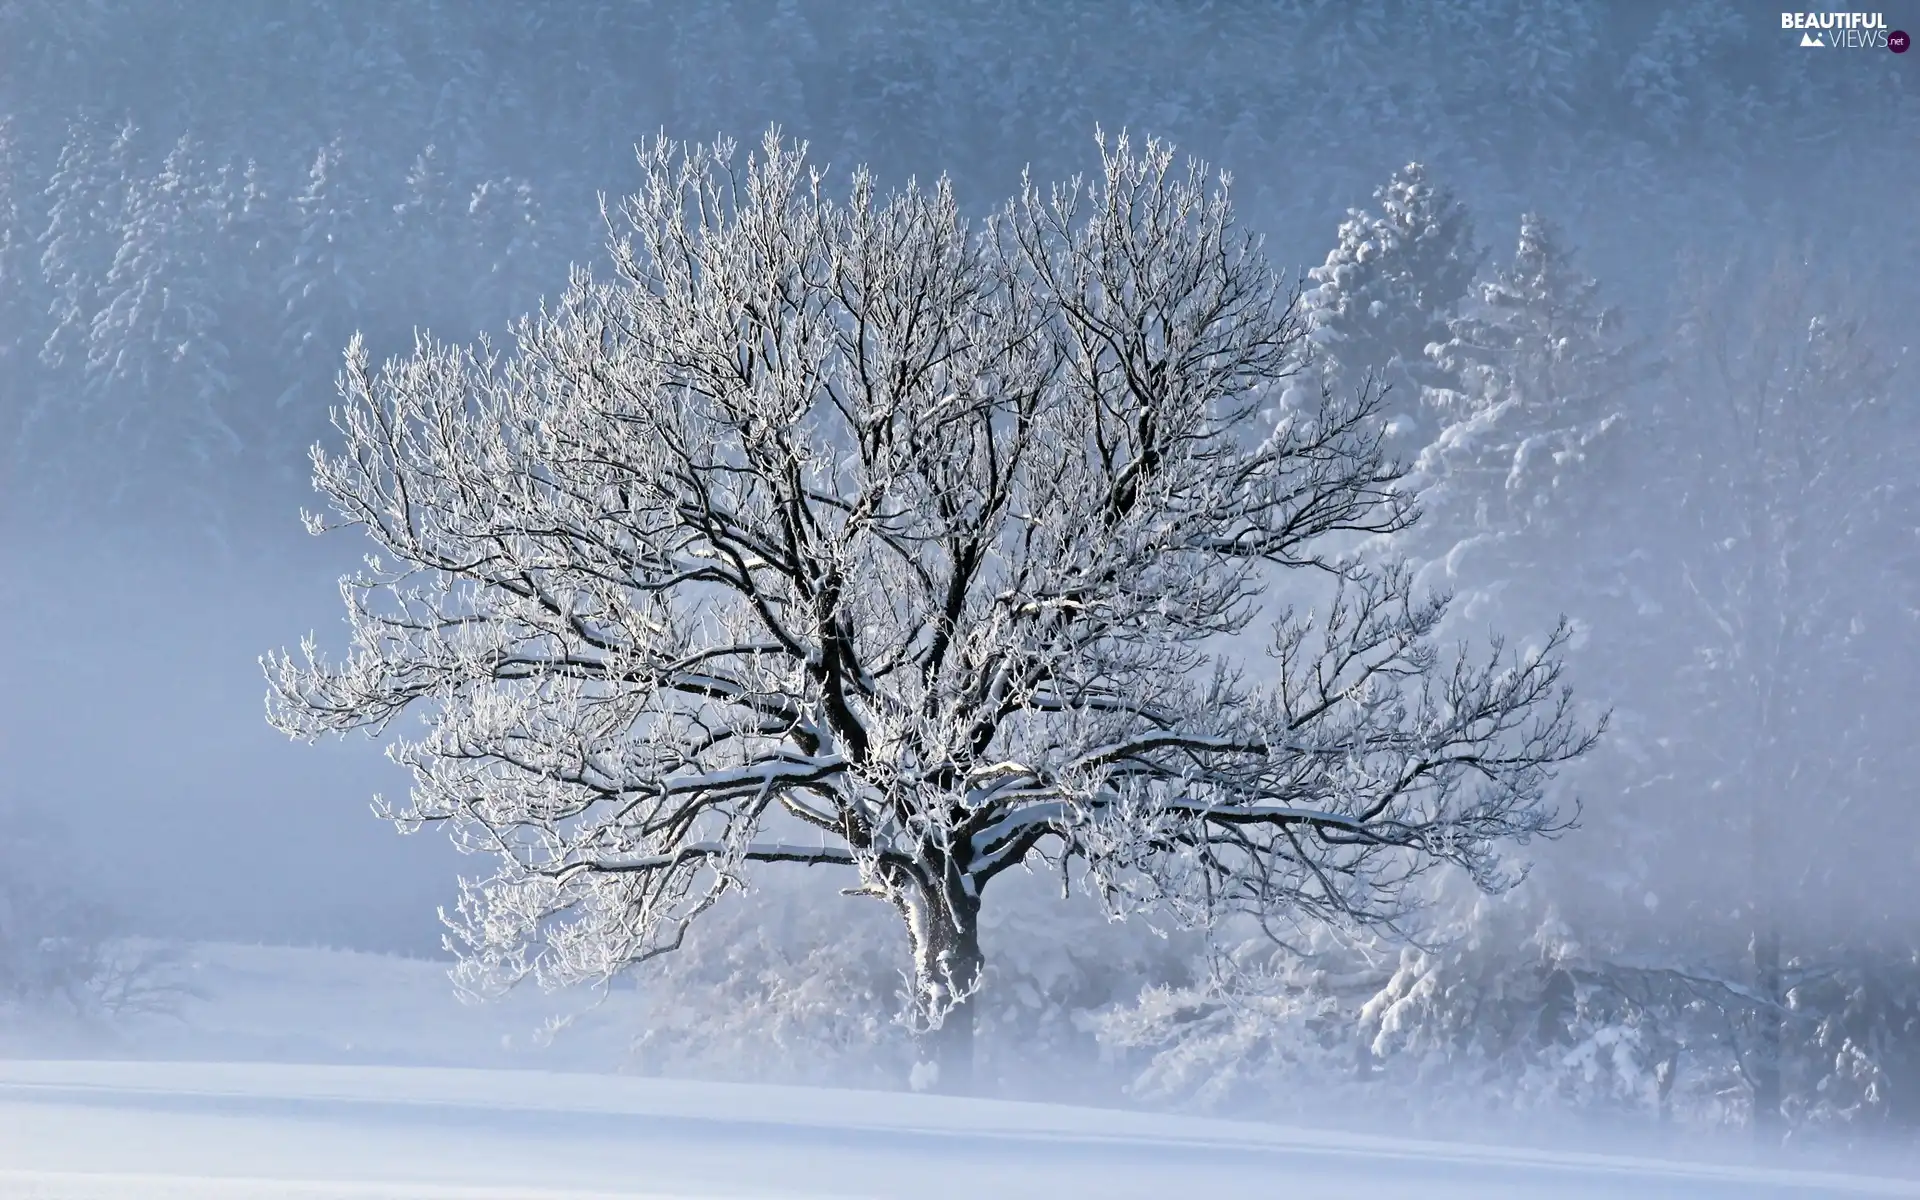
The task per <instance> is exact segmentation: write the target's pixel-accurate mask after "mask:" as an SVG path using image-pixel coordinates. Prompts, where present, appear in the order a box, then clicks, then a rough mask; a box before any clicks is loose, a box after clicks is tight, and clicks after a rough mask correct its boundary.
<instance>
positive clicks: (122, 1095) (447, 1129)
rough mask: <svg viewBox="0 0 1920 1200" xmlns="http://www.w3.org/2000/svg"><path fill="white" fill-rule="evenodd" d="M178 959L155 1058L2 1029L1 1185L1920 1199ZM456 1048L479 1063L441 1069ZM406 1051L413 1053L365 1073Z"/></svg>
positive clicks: (410, 1193)
mask: <svg viewBox="0 0 1920 1200" xmlns="http://www.w3.org/2000/svg"><path fill="white" fill-rule="evenodd" d="M192 962H193V968H192V978H193V980H194V987H195V990H196V992H197V995H196V996H195V997H193V998H191V999H189V1000H188V1001H186V1002H185V1003H184V1004H183V1005H182V1007H181V1008H180V1010H179V1012H178V1014H177V1015H176V1016H174V1017H170V1018H166V1019H164V1020H156V1021H153V1022H150V1023H149V1024H148V1025H146V1026H145V1027H135V1028H132V1029H131V1030H130V1031H129V1032H128V1033H126V1034H125V1035H124V1036H123V1038H122V1039H121V1041H120V1042H119V1043H117V1046H118V1048H119V1050H120V1051H121V1052H123V1053H126V1054H137V1055H142V1056H145V1060H144V1061H135V1060H112V1059H105V1058H98V1057H94V1058H87V1057H68V1058H48V1057H34V1056H32V1055H31V1051H32V1050H33V1048H34V1047H33V1046H31V1045H29V1044H26V1043H25V1042H23V1041H22V1040H21V1039H20V1038H19V1037H17V1036H16V1037H15V1039H13V1041H12V1043H11V1050H12V1053H13V1057H11V1058H9V1059H7V1060H4V1061H0V1196H4V1197H7V1198H9V1200H11V1198H14V1197H20V1198H30V1200H175V1198H179V1200H187V1198H189V1197H193V1198H198V1197H208V1198H211V1200H224V1198H229V1197H231V1198H234V1200H242V1198H244V1200H282V1198H285V1200H293V1198H302V1200H306V1198H312V1200H322V1198H331V1197H340V1198H342V1200H345V1198H347V1197H354V1198H367V1200H403V1198H415V1197H417V1198H421V1200H429V1198H447V1200H455V1198H458V1200H483V1198H498V1200H506V1198H510V1197H512V1198H520V1197H524V1198H527V1200H563V1198H564V1200H586V1198H589V1197H611V1196H626V1197H728V1196H740V1197H747V1196H754V1197H825V1196H845V1197H896V1196H897V1197H914V1198H915V1200H919V1198H927V1200H937V1198H945V1197H955V1198H958V1197H968V1198H969V1200H975V1198H987V1197H994V1198H998V1197H1010V1198H1018V1197H1046V1198H1047V1200H1070V1198H1073V1197H1082V1196H1085V1197H1142V1198H1147V1197H1152V1198H1156V1200H1158V1198H1162V1197H1205V1198H1208V1200H1214V1198H1222V1197H1239V1196H1247V1197H1254V1196H1259V1197H1272V1196H1310V1197H1338V1196H1351V1197H1401V1196H1404V1197H1419V1198H1421V1200H1436V1198H1442V1200H1444V1198H1450V1197H1503V1196H1515V1197H1518V1196H1556V1197H1558V1196H1570V1197H1601V1196H1610V1197H1618V1196H1635V1197H1656V1196H1673V1197H1685V1198H1688V1200H1700V1198H1706V1197H1727V1198H1729V1200H1730V1198H1732V1197H1742V1198H1749V1197H1773V1196H1779V1197H1787V1196H1818V1195H1834V1196H1846V1195H1859V1196H1874V1195H1877V1196H1914V1197H1920V1181H1913V1180H1899V1179H1892V1178H1874V1177H1871V1176H1867V1175H1849V1174H1842V1173H1836V1172H1832V1171H1811V1170H1785V1169H1760V1168H1756V1167H1750V1166H1738V1165H1725V1164H1721V1165H1687V1164H1679V1163H1670V1162H1661V1161H1656V1160H1653V1159H1647V1158H1629V1157H1609V1156H1602V1155H1592V1154H1568V1153H1550V1152H1546V1151H1535V1150H1502V1149H1494V1148H1489V1147H1479V1146H1469V1145H1454V1144H1443V1143H1437V1142H1431V1141H1419V1140H1413V1139H1401V1138H1392V1137H1377V1136H1356V1135H1351V1134H1341V1133H1331V1132H1321V1131H1306V1130H1297V1129H1287V1128H1282V1127H1277V1126H1267V1125H1256V1124H1250V1123H1241V1122H1231V1121H1221V1120H1206V1119H1199V1118H1188V1117H1174V1116H1164V1115H1153V1114H1145V1113H1128V1112H1118V1111H1110V1110H1098V1109H1087V1108H1073V1107H1068V1106H1062V1105H1042V1104H1022V1103H1014V1102H1009V1101H987V1100H981V1101H973V1100H956V1099H950V1098H943V1097H934V1096H916V1095H910V1094H896V1093H878V1092H859V1091H845V1090H829V1089H820V1088H796V1087H772V1086H748V1085H739V1084H721V1083H695V1082H687V1081H675V1080H662V1079H651V1078H638V1077H622V1076H617V1075H608V1074H592V1073H586V1072H582V1071H579V1070H577V1069H575V1070H559V1069H551V1068H553V1067H556V1066H575V1067H577V1066H578V1065H579V1062H578V1061H571V1060H580V1061H585V1060H587V1059H590V1058H592V1057H593V1056H594V1055H597V1054H604V1053H605V1052H606V1049H607V1047H608V1046H609V1045H611V1044H613V1041H614V1039H615V1037H616V1034H615V1030H616V1029H618V1028H620V1027H621V1023H620V1021H619V1006H617V1005H613V1006H609V1007H607V1008H603V1009H601V1010H599V1012H597V1013H596V1014H592V1015H591V1016H590V1017H589V1021H599V1022H602V1025H601V1027H599V1028H595V1027H593V1026H592V1025H591V1024H589V1025H588V1026H587V1027H586V1028H583V1029H580V1030H576V1031H575V1033H577V1034H579V1036H569V1037H563V1038H562V1039H560V1041H559V1042H557V1043H556V1044H554V1045H553V1046H550V1047H548V1046H541V1045H539V1044H538V1043H537V1042H529V1041H526V1040H524V1039H520V1040H516V1037H515V1035H514V1034H513V1033H512V1032H511V1030H512V1029H513V1028H515V1027H518V1028H521V1029H523V1030H524V1029H525V1028H526V1027H527V1026H528V1025H529V1024H530V1023H531V1021H532V1020H533V1016H534V1010H533V1008H532V1007H522V1008H516V1007H515V1006H514V1005H512V1004H509V1005H505V1006H498V1007H485V1008H463V1007H461V1006H458V1005H455V1004H454V1003H453V1002H452V1001H451V999H450V998H449V997H448V996H447V991H446V983H445V979H444V977H443V976H442V975H441V974H440V971H439V969H438V968H437V967H436V966H435V965H434V964H430V963H419V962H407V961H405V960H396V959H380V958H377V957H374V956H365V955H349V954H339V953H330V952H316V951H296V950H273V949H259V948H239V947H205V948H201V949H200V950H199V951H197V952H196V953H195V955H194V956H193V959H192ZM43 1044H44V1045H45V1046H53V1044H52V1043H43ZM54 1048H55V1049H58V1050H60V1051H61V1052H64V1053H75V1052H77V1051H78V1049H79V1047H78V1046H77V1045H75V1044H71V1043H70V1044H68V1045H65V1046H59V1047H54ZM99 1048H100V1047H96V1049H99ZM223 1053H224V1055H225V1056H226V1057H227V1058H228V1059H229V1061H211V1060H212V1059H213V1058H214V1057H215V1056H216V1055H221V1054H223ZM276 1059H278V1060H279V1061H275V1060H276ZM355 1059H358V1060H361V1061H357V1062H356V1061H352V1060H355ZM241 1060H248V1061H241ZM300 1060H304V1065H294V1064H295V1063H296V1062H298V1061H300ZM463 1060H464V1061H467V1062H484V1063H486V1064H487V1065H485V1066H483V1067H467V1068H457V1067H449V1066H444V1065H431V1064H433V1063H435V1062H440V1063H445V1062H454V1061H463ZM396 1061H406V1062H410V1063H412V1064H413V1065H406V1066H393V1065H371V1064H373V1063H382V1062H383V1063H392V1062H396ZM601 1061H602V1063H603V1064H604V1063H605V1061H606V1060H605V1059H604V1058H603V1059H601ZM539 1068H546V1069H539Z"/></svg>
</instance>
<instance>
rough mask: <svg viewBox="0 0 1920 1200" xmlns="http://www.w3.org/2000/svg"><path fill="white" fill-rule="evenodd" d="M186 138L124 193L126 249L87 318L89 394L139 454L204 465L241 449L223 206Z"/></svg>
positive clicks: (210, 176)
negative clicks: (223, 310) (235, 420)
mask: <svg viewBox="0 0 1920 1200" xmlns="http://www.w3.org/2000/svg"><path fill="white" fill-rule="evenodd" d="M218 187H219V180H218V178H217V176H216V175H215V173H214V172H212V171H210V170H209V169H208V168H207V165H206V163H205V162H204V160H202V159H201V157H200V156H199V154H198V152H197V151H196V149H195V147H194V145H193V143H192V142H191V140H190V139H187V138H182V139H180V141H179V142H177V143H176V144H175V145H174V147H173V149H172V150H171V151H169V152H168V154H167V157H166V159H165V160H164V161H163V162H162V163H161V165H160V169H159V171H158V172H156V173H155V174H154V176H153V177H152V178H150V179H141V180H136V181H134V182H133V183H132V184H131V186H130V187H129V188H128V195H127V201H126V206H125V220H124V223H123V225H122V228H121V234H120V245H119V248H118V250H117V251H116V252H115V254H114V258H113V264H112V266H110V267H109V268H108V269H107V274H106V278H105V280H104V281H103V283H102V286H101V288H100V300H101V304H100V308H99V310H98V311H97V312H95V313H94V315H93V319H92V320H91V321H89V322H88V326H87V341H86V374H87V385H88V389H89V391H90V392H91V393H92V394H94V395H95V396H96V397H104V398H105V400H106V404H107V407H109V408H110V409H111V410H112V411H113V413H114V417H115V424H116V425H117V426H118V427H119V428H120V429H121V430H122V431H123V432H124V433H129V434H131V435H132V437H131V439H130V440H131V441H132V442H133V447H132V448H134V449H135V450H137V452H138V459H139V461H142V462H151V461H154V460H155V459H158V460H160V461H162V462H166V463H169V464H172V463H173V462H175V460H177V459H178V458H180V457H182V456H184V457H187V458H188V459H190V460H192V461H197V463H198V464H199V465H200V466H201V467H203V468H204V467H206V466H207V465H208V464H209V463H210V462H211V461H213V460H214V459H215V457H216V456H218V457H222V458H224V457H227V456H230V455H231V454H232V453H233V452H234V451H236V450H238V449H239V448H240V439H239V435H238V434H237V433H235V432H234V429H233V427H232V426H231V425H230V424H229V423H228V420H227V416H226V413H225V411H224V409H225V406H226V405H225V402H226V399H227V394H228V392H229V390H230V387H231V379H230V377H229V374H228V370H227V348H226V345H225V343H224V340H223V338H222V336H221V333H222V331H221V328H220V312H219V308H218V305H219V302H220V300H221V298H222V297H221V295H220V290H221V284H222V282H224V281H223V280H222V279H221V278H220V275H219V268H218V267H217V266H216V264H215V262H214V242H215V239H216V237H217V236H218V234H219V231H220V224H221V219H222V217H223V215H224V211H223V210H224V209H225V207H226V205H225V202H224V200H223V198H222V197H221V196H220V194H219V191H218Z"/></svg>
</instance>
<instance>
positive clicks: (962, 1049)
mask: <svg viewBox="0 0 1920 1200" xmlns="http://www.w3.org/2000/svg"><path fill="white" fill-rule="evenodd" d="M948 892H949V894H948V895H947V896H944V897H935V898H931V899H927V900H924V901H921V902H920V903H918V904H917V905H916V906H915V907H916V909H917V911H914V912H909V913H908V914H907V922H908V932H909V934H910V936H911V937H912V940H913V968H914V978H915V982H916V984H917V986H918V987H919V990H920V995H919V996H918V997H917V1000H918V1002H919V1006H920V1009H921V1015H922V1017H923V1018H925V1019H926V1020H927V1021H928V1026H929V1027H928V1029H927V1031H926V1033H925V1034H924V1035H923V1036H922V1038H921V1059H922V1063H923V1064H924V1065H925V1066H931V1067H932V1068H934V1075H933V1078H932V1080H931V1084H932V1086H933V1087H934V1088H935V1089H937V1090H939V1091H942V1092H946V1093H948V1094H951V1095H966V1094H969V1093H971V1092H972V1091H973V1085H974V1080H973V1028H974V1008H975V1003H974V1000H975V996H976V994H977V992H978V990H979V987H980V977H981V972H982V970H983V968H984V967H985V959H984V958H983V957H982V956H981V953H980V900H979V898H978V897H976V896H969V895H966V894H965V892H964V891H962V890H961V889H960V888H957V887H956V888H950V889H948Z"/></svg>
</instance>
